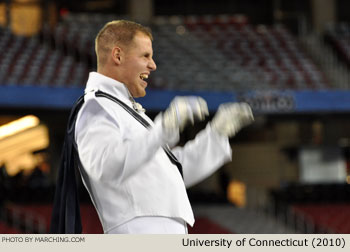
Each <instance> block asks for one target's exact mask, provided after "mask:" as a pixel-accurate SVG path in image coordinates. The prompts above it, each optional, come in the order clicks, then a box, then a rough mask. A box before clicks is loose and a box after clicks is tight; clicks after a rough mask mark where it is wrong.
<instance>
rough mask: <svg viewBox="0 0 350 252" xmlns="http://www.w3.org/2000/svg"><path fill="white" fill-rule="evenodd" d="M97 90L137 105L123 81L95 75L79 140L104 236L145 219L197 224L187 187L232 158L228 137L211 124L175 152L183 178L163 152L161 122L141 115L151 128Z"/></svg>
mask: <svg viewBox="0 0 350 252" xmlns="http://www.w3.org/2000/svg"><path fill="white" fill-rule="evenodd" d="M97 90H101V91H103V92H106V93H108V94H110V95H113V96H115V97H117V98H118V99H119V100H121V101H123V102H124V103H125V104H127V105H128V106H130V107H131V108H133V106H132V101H131V99H130V96H129V92H128V90H127V88H126V87H125V86H124V85H123V84H122V83H120V82H118V81H115V80H113V79H111V78H108V77H106V76H104V75H101V74H99V73H96V72H91V73H90V76H89V80H88V82H87V86H86V89H85V93H86V94H85V103H84V104H83V106H82V108H81V109H80V111H79V114H78V117H77V121H76V131H75V139H76V143H77V146H78V153H79V158H80V162H81V165H82V167H80V171H81V174H82V179H83V182H84V185H85V186H86V188H87V189H88V192H89V194H90V196H91V199H92V201H93V203H94V205H95V207H96V210H97V213H98V215H99V218H100V221H101V223H102V226H103V229H104V232H105V233H108V231H110V230H111V229H113V228H115V227H116V226H118V225H121V224H123V223H125V222H127V221H129V220H131V219H133V218H135V217H139V216H163V217H169V218H181V219H183V220H184V221H186V222H187V223H188V224H189V225H191V226H193V224H194V217H193V212H192V209H191V206H190V202H189V200H188V196H187V193H186V187H188V186H191V185H193V184H195V183H197V182H199V181H200V180H202V179H204V178H205V177H207V176H209V175H210V174H212V173H213V172H214V171H215V170H216V169H217V168H219V167H220V166H222V165H223V164H224V163H225V162H227V161H229V160H231V148H230V145H229V142H228V139H227V138H225V137H222V136H219V135H218V134H217V133H216V132H214V131H213V130H212V129H211V127H210V125H209V124H208V126H207V127H206V128H205V129H204V130H202V131H201V132H199V134H198V135H197V136H196V138H195V139H194V140H193V141H189V142H188V143H187V144H186V145H185V146H184V147H175V148H174V149H173V150H172V151H173V154H174V155H175V156H176V157H177V159H178V160H179V161H180V163H181V164H182V167H183V175H184V179H183V178H182V177H181V175H180V173H179V170H178V169H177V167H176V166H175V165H174V164H172V163H171V161H170V159H169V158H168V156H167V155H166V153H165V151H164V150H163V148H162V146H165V145H166V142H165V140H164V139H163V137H162V136H163V133H162V126H161V123H160V120H159V121H158V122H155V123H153V122H152V120H151V119H150V118H149V117H147V116H146V114H145V113H143V112H138V113H139V114H140V115H141V116H142V117H143V118H144V119H146V120H147V121H148V122H149V123H150V124H151V125H152V128H151V129H146V128H145V127H144V126H143V125H142V124H140V122H138V121H137V120H136V119H135V118H134V117H132V116H131V115H130V114H129V113H128V112H127V111H126V110H125V109H123V108H122V107H121V106H120V105H119V104H117V103H115V102H113V101H111V100H109V99H107V98H104V97H95V91H97ZM155 102H156V101H155Z"/></svg>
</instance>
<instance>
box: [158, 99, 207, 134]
mask: <svg viewBox="0 0 350 252" xmlns="http://www.w3.org/2000/svg"><path fill="white" fill-rule="evenodd" d="M207 115H209V112H208V106H207V103H206V101H205V100H204V99H203V98H201V97H197V96H177V97H175V98H174V99H173V100H172V101H171V103H170V105H169V108H168V109H167V110H166V111H165V112H164V113H163V118H162V119H163V127H164V128H165V130H166V131H174V130H176V131H182V130H183V129H184V128H185V126H186V124H187V123H188V122H191V123H192V124H193V123H194V121H195V120H199V121H202V120H204V118H205V116H207Z"/></svg>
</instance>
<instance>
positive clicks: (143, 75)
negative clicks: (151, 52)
mask: <svg viewBox="0 0 350 252" xmlns="http://www.w3.org/2000/svg"><path fill="white" fill-rule="evenodd" d="M140 78H141V80H146V79H148V75H147V74H141V75H140Z"/></svg>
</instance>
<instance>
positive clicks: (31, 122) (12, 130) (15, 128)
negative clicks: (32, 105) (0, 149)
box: [0, 115, 40, 140]
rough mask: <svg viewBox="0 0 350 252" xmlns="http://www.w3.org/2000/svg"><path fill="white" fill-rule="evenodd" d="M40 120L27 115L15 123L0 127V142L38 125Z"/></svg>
mask: <svg viewBox="0 0 350 252" xmlns="http://www.w3.org/2000/svg"><path fill="white" fill-rule="evenodd" d="M39 123H40V120H39V118H37V117H36V116H33V115H28V116H24V117H22V118H20V119H17V120H15V121H12V122H9V123H7V124H4V125H2V126H0V140H1V139H3V138H6V137H8V136H12V135H15V134H17V133H19V132H21V131H24V130H26V129H29V128H33V127H35V126H37V125H39Z"/></svg>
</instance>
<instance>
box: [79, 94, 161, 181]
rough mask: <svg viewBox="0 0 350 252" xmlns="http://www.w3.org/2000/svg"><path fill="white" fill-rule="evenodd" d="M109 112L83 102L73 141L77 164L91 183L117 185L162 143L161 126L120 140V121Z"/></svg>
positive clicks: (91, 102)
mask: <svg viewBox="0 0 350 252" xmlns="http://www.w3.org/2000/svg"><path fill="white" fill-rule="evenodd" d="M108 109H109V108H108ZM108 109H107V108H105V107H104V106H102V105H101V104H100V103H99V102H98V101H97V100H96V99H88V100H87V101H85V104H84V106H83V107H82V108H81V111H80V112H79V116H78V119H77V122H76V130H75V133H76V135H75V139H76V142H77V145H78V153H79V158H80V161H81V163H82V165H83V168H84V170H85V171H86V172H87V174H88V175H89V177H90V179H94V180H114V181H115V182H116V183H118V182H119V181H121V180H122V179H125V178H127V177H129V176H130V175H131V174H133V173H134V172H137V169H139V168H140V167H142V166H143V164H144V163H146V162H147V161H149V160H150V159H151V158H153V156H154V153H156V151H157V150H158V149H159V148H160V147H161V146H162V145H164V140H163V139H162V137H161V136H162V127H161V124H155V125H154V127H153V128H152V129H150V130H145V131H142V132H139V133H136V134H135V135H133V136H132V137H123V135H122V132H121V129H120V124H119V123H120V122H122V120H121V118H115V113H114V114H113V115H112V113H110V112H108ZM121 109H122V108H121ZM131 119H133V118H131ZM124 121H125V118H124Z"/></svg>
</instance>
